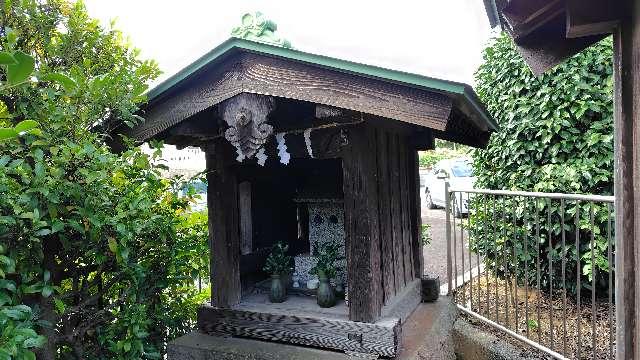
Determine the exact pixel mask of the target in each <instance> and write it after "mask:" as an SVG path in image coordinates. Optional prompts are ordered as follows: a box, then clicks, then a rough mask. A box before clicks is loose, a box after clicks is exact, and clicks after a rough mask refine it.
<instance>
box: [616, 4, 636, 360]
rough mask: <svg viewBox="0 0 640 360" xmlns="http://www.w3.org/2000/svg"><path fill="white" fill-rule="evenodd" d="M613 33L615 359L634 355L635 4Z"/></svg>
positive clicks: (627, 11)
mask: <svg viewBox="0 0 640 360" xmlns="http://www.w3.org/2000/svg"><path fill="white" fill-rule="evenodd" d="M629 4H630V5H629V7H630V8H629V9H626V10H625V11H624V13H626V14H629V16H628V18H625V19H624V20H623V21H622V22H621V24H620V26H619V28H618V29H617V30H616V32H614V37H613V38H614V61H613V67H614V80H615V90H614V136H615V141H614V157H615V162H614V164H615V165H614V166H615V175H614V182H615V188H614V193H615V198H616V199H615V240H616V246H615V249H616V256H615V270H616V271H615V275H616V284H615V289H616V292H615V296H616V299H615V302H616V359H620V360H622V359H639V358H640V331H639V329H638V328H639V327H640V296H639V295H640V276H638V275H637V274H638V273H639V272H640V245H638V244H637V241H638V239H640V195H639V194H638V191H639V189H640V71H639V70H638V69H639V68H640V4H638V2H637V1H630V2H629Z"/></svg>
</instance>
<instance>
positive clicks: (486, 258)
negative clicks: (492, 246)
mask: <svg viewBox="0 0 640 360" xmlns="http://www.w3.org/2000/svg"><path fill="white" fill-rule="evenodd" d="M484 216H485V219H486V220H488V219H489V201H488V199H486V198H485V202H484ZM485 235H486V236H487V240H485V242H484V243H485V246H486V250H485V255H484V277H485V287H486V288H487V292H486V295H487V296H486V301H485V305H486V306H485V307H486V313H487V319H488V318H489V317H490V316H491V315H490V313H491V309H490V306H489V292H490V287H489V248H488V244H489V237H490V236H491V235H490V234H489V224H488V223H487V224H485Z"/></svg>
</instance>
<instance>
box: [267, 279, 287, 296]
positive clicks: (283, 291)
mask: <svg viewBox="0 0 640 360" xmlns="http://www.w3.org/2000/svg"><path fill="white" fill-rule="evenodd" d="M286 299H287V288H285V287H284V285H283V284H282V278H281V276H280V275H271V291H269V301H271V302H272V303H281V302H284V301H285V300H286Z"/></svg>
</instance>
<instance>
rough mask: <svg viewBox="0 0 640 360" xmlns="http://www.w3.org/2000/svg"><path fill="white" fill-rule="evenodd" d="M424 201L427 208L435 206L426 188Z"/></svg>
mask: <svg viewBox="0 0 640 360" xmlns="http://www.w3.org/2000/svg"><path fill="white" fill-rule="evenodd" d="M424 201H425V203H426V204H427V207H428V208H429V209H435V208H437V206H436V204H434V203H433V199H432V198H431V193H430V192H429V190H428V189H426V190H425V191H424Z"/></svg>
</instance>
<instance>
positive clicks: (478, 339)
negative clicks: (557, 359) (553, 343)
mask: <svg viewBox="0 0 640 360" xmlns="http://www.w3.org/2000/svg"><path fill="white" fill-rule="evenodd" d="M452 335H453V343H454V345H455V352H456V354H457V356H458V357H457V358H458V359H460V360H534V359H536V360H537V359H552V358H551V357H550V356H548V355H546V354H545V353H543V352H541V351H538V350H536V349H534V348H532V347H530V346H527V345H523V346H515V345H512V344H510V343H508V342H506V341H504V340H502V339H499V338H498V337H497V336H495V335H493V334H491V333H488V332H486V331H483V330H482V329H479V328H478V327H476V326H473V325H472V324H471V323H469V322H468V321H467V320H465V319H463V318H459V319H458V320H456V322H455V325H454V327H453V331H452Z"/></svg>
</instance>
